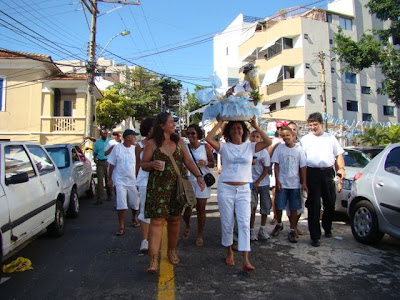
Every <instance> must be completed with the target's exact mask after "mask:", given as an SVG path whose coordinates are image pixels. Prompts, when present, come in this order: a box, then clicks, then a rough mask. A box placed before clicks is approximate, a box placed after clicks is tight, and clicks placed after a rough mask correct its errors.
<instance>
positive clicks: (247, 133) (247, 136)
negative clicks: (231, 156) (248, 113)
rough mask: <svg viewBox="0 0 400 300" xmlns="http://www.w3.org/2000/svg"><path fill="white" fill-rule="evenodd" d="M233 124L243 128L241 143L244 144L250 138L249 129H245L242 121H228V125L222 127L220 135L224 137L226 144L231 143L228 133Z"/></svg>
mask: <svg viewBox="0 0 400 300" xmlns="http://www.w3.org/2000/svg"><path fill="white" fill-rule="evenodd" d="M235 123H239V124H240V125H242V128H243V135H242V142H245V141H246V140H247V139H248V138H249V136H250V130H249V128H247V126H246V123H245V122H244V121H229V122H228V124H226V126H225V127H224V130H223V132H222V135H223V136H224V138H225V140H226V141H227V142H232V137H231V133H230V131H231V128H232V126H233V124H235Z"/></svg>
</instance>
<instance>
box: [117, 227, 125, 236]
mask: <svg viewBox="0 0 400 300" xmlns="http://www.w3.org/2000/svg"><path fill="white" fill-rule="evenodd" d="M124 233H125V228H120V229H119V231H117V232H116V233H115V235H118V236H121V235H123V234H124Z"/></svg>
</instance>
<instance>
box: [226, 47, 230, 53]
mask: <svg viewBox="0 0 400 300" xmlns="http://www.w3.org/2000/svg"><path fill="white" fill-rule="evenodd" d="M226 55H229V48H228V47H226Z"/></svg>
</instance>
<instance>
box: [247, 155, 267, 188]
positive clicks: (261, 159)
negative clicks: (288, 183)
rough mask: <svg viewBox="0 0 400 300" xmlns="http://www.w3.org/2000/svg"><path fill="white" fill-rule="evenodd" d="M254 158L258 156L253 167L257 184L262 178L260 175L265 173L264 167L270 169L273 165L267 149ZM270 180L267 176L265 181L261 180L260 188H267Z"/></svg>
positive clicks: (254, 179) (254, 180)
mask: <svg viewBox="0 0 400 300" xmlns="http://www.w3.org/2000/svg"><path fill="white" fill-rule="evenodd" d="M254 156H257V158H256V163H255V164H254V165H252V166H251V169H252V174H253V182H256V181H257V179H258V178H260V175H261V174H262V172H263V171H264V167H268V168H269V166H270V165H271V159H270V157H269V154H268V151H267V150H266V149H263V150H261V151H259V152H257V153H256V154H254ZM269 183H270V180H269V175H267V176H265V177H264V179H263V180H261V182H260V184H259V186H266V185H269Z"/></svg>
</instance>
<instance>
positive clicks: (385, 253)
mask: <svg viewBox="0 0 400 300" xmlns="http://www.w3.org/2000/svg"><path fill="white" fill-rule="evenodd" d="M93 203H94V200H93V199H92V200H89V199H81V213H80V215H79V217H78V218H77V219H67V224H66V226H67V227H66V231H65V235H64V236H63V237H61V238H57V239H53V238H50V237H48V236H47V235H46V234H43V235H41V236H40V237H39V238H38V239H36V240H35V241H33V242H32V243H31V244H29V245H28V246H27V247H25V248H24V249H22V250H21V251H20V252H19V253H17V254H16V255H14V256H13V257H11V258H10V259H9V260H7V261H6V262H5V263H9V262H11V261H12V260H13V259H15V258H17V257H19V256H22V257H27V258H29V259H31V261H32V263H33V268H34V269H33V270H30V271H25V272H21V273H13V274H6V275H5V276H6V278H3V281H2V283H1V284H0V299H1V300H6V299H192V300H193V299H229V298H231V299H266V298H271V297H274V298H276V299H321V298H322V299H363V300H365V299H398V297H399V295H400V285H399V282H400V256H399V253H400V241H399V240H396V239H393V238H391V237H389V236H385V237H384V239H383V240H382V242H381V243H380V244H379V245H377V246H367V245H363V244H360V243H358V242H356V241H355V240H354V239H353V237H352V234H351V229H350V226H349V225H348V224H347V223H345V222H342V221H337V222H335V223H334V226H333V235H334V237H333V238H329V239H328V238H323V239H322V240H321V242H322V245H321V247H319V248H314V247H311V246H310V244H309V242H310V241H309V236H308V230H307V219H306V215H305V216H302V218H301V220H300V225H299V227H300V229H301V230H303V231H304V232H305V235H303V236H301V237H300V238H299V241H298V243H297V244H291V243H289V241H288V239H287V229H288V222H287V220H285V221H284V226H285V228H284V230H283V231H282V233H281V234H280V235H279V236H278V237H276V238H272V239H270V240H267V241H256V242H253V243H252V252H251V254H250V261H251V262H252V263H253V264H254V265H255V267H256V270H255V271H253V272H243V271H242V270H241V265H242V263H241V262H242V259H241V254H240V253H238V252H236V253H235V259H236V266H234V267H227V266H226V265H225V263H224V257H225V249H224V248H223V247H222V246H221V245H220V221H219V213H218V205H217V202H216V187H213V189H212V197H211V199H210V200H209V202H208V205H207V221H206V227H205V232H204V246H203V247H197V246H195V238H196V217H195V213H194V214H193V217H192V233H191V236H190V237H189V239H188V240H184V239H182V238H181V239H180V241H179V247H178V253H179V257H180V259H181V263H180V264H179V265H177V266H175V267H172V265H170V264H169V263H168V262H167V261H166V258H165V252H162V254H161V255H162V258H161V262H162V264H161V270H160V272H159V273H158V274H156V275H149V274H147V273H146V272H145V270H146V268H147V266H148V257H147V255H143V254H142V253H140V251H139V246H140V242H141V230H140V229H138V228H134V227H133V226H132V225H131V223H130V222H129V220H130V214H128V216H127V224H128V226H127V231H126V233H125V235H123V236H120V237H118V236H115V231H116V230H117V229H118V223H117V214H116V211H115V210H114V203H113V202H105V203H104V204H103V205H98V206H97V205H93ZM259 222H260V216H259V215H257V220H256V228H257V230H258V227H259ZM183 228H184V227H183V222H182V229H183ZM268 229H269V231H272V229H273V226H272V225H268ZM181 232H183V230H181ZM164 248H165V247H164Z"/></svg>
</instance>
